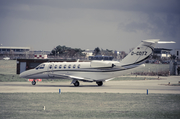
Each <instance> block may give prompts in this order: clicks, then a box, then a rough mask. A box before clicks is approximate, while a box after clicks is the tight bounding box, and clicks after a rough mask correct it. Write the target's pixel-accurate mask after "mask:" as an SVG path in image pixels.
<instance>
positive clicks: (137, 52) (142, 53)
mask: <svg viewBox="0 0 180 119" xmlns="http://www.w3.org/2000/svg"><path fill="white" fill-rule="evenodd" d="M158 42H159V43H164V42H160V41H159V39H150V40H143V41H142V42H141V43H140V44H139V45H138V46H137V47H136V48H135V49H134V50H133V51H131V52H130V53H129V54H128V55H127V56H126V57H125V58H124V59H123V60H122V61H120V62H118V61H91V62H79V61H77V62H47V63H42V64H40V65H39V66H37V67H36V68H34V69H31V70H28V71H25V72H22V73H21V74H20V77H22V78H31V79H34V80H33V81H32V85H35V84H36V81H35V79H39V78H41V79H49V78H50V79H52V78H59V79H64V78H66V79H72V83H71V84H74V86H79V81H84V82H96V83H97V85H98V86H102V85H103V82H105V81H109V80H111V79H113V78H115V77H117V76H120V75H122V74H125V73H127V72H131V71H132V70H135V69H137V68H139V67H143V66H145V65H144V64H142V63H143V62H144V61H145V60H146V59H148V58H149V56H150V55H151V54H152V52H153V49H154V46H155V45H156V44H157V43H158Z"/></svg>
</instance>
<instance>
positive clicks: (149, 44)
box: [121, 39, 159, 66]
mask: <svg viewBox="0 0 180 119" xmlns="http://www.w3.org/2000/svg"><path fill="white" fill-rule="evenodd" d="M158 41H159V39H150V40H143V41H142V42H141V43H140V44H139V45H138V46H137V47H136V48H135V49H134V50H133V51H131V52H130V53H129V54H128V55H127V56H126V57H125V58H124V59H123V60H122V61H121V63H122V65H125V66H127V65H132V64H139V63H142V62H143V61H145V60H146V59H148V58H149V56H150V55H151V54H152V52H153V50H154V46H155V45H156V44H157V43H158Z"/></svg>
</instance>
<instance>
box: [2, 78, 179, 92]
mask: <svg viewBox="0 0 180 119" xmlns="http://www.w3.org/2000/svg"><path fill="white" fill-rule="evenodd" d="M179 81H180V76H170V77H165V78H161V80H138V81H108V82H105V83H104V85H103V86H97V85H96V83H87V82H80V86H79V87H74V85H71V84H70V83H71V81H69V82H68V81H67V82H53V83H51V82H38V83H37V84H36V85H31V82H1V83H0V93H49V92H51V93H58V92H59V89H61V93H63V92H80V93H146V92H147V89H148V93H149V94H150V93H163V94H180V86H171V85H168V83H169V82H170V84H178V82H179Z"/></svg>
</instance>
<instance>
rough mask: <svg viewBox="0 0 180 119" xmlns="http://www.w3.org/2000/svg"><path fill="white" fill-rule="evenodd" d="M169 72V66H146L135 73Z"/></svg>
mask: <svg viewBox="0 0 180 119" xmlns="http://www.w3.org/2000/svg"><path fill="white" fill-rule="evenodd" d="M165 71H169V64H145V67H143V68H140V69H138V70H136V71H133V73H135V72H165Z"/></svg>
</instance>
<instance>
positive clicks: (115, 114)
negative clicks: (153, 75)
mask: <svg viewBox="0 0 180 119" xmlns="http://www.w3.org/2000/svg"><path fill="white" fill-rule="evenodd" d="M0 99H1V102H0V109H1V110H0V118H5V119H7V118H18V119H24V118H27V119H28V118H29V119H32V118H36V119H46V118H47V119H49V118H63V119H66V118H67V119H71V118H73V119H84V118H90V119H101V118H107V119H112V118H113V119H118V118H137V119H139V118H146V119H153V118H161V119H162V118H163V119H179V118H180V95H173V94H149V95H146V94H110V93H63V92H62V93H61V94H58V93H13V94H2V93H1V94H0ZM43 106H45V108H46V109H45V110H43Z"/></svg>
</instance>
